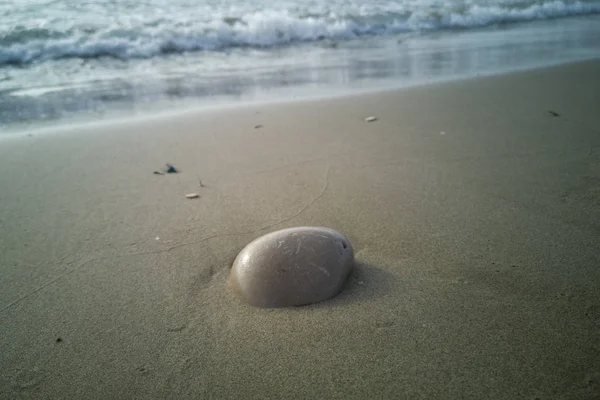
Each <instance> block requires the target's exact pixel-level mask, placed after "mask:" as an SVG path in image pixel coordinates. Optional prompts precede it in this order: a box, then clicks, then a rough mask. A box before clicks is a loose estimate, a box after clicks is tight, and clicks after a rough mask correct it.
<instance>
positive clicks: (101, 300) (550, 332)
mask: <svg viewBox="0 0 600 400" xmlns="http://www.w3.org/2000/svg"><path fill="white" fill-rule="evenodd" d="M599 71H600V61H589V62H583V63H576V64H569V65H564V66H558V67H552V68H545V69H538V70H532V71H527V72H518V73H512V74H507V75H502V76H494V77H484V78H476V79H471V80H462V81H455V82H450V83H443V84H431V85H425V86H420V87H414V88H410V89H404V90H398V91H388V92H380V93H371V94H362V95H358V96H351V97H343V98H335V99H323V100H311V101H297V102H289V103H279V104H256V105H251V106H243V107H236V108H227V109H222V110H212V111H195V112H186V113H180V114H174V115H167V116H161V117H153V118H148V119H144V120H135V121H121V122H114V123H102V124H100V123H99V124H95V125H94V124H88V125H82V126H71V127H63V128H57V129H55V130H54V131H51V132H50V131H48V132H38V131H32V132H23V133H19V134H15V135H4V136H0V171H1V173H0V276H1V277H2V278H1V280H0V354H1V356H0V367H1V370H2V372H1V374H0V398H2V399H108V398H110V399H212V398H214V399H217V398H219V399H221V398H222V399H279V398H281V399H349V398H356V399H370V398H377V399H379V398H380V399H531V400H533V399H598V398H600V113H599V110H600V109H599V104H600V73H599ZM550 111H552V113H551V112H550ZM368 116H376V117H377V121H375V122H371V123H367V122H365V118H366V117H368ZM167 162H168V163H171V164H173V165H175V166H176V167H177V168H178V169H179V170H180V172H179V173H177V174H168V175H156V174H153V171H155V170H159V169H160V168H162V167H163V166H164V164H165V163H167ZM201 183H202V185H201ZM192 192H196V193H198V194H199V195H200V198H198V199H187V198H186V197H185V195H186V194H188V193H192ZM305 225H316V226H326V227H329V228H332V229H336V230H338V231H340V232H342V233H343V234H345V235H346V236H347V237H348V238H349V239H350V241H351V243H352V245H353V247H354V250H355V253H356V260H357V263H358V265H357V267H356V268H355V270H354V272H353V274H352V276H351V277H350V279H349V281H348V283H347V285H346V288H345V290H344V291H343V292H342V293H341V294H340V295H339V296H338V297H336V298H334V299H333V300H331V301H326V302H323V303H320V304H317V305H313V306H307V307H299V308H284V309H260V308H253V307H250V306H247V305H245V304H243V303H241V302H240V301H239V300H238V299H237V298H235V297H234V296H233V295H232V294H231V293H230V292H229V291H228V289H227V286H226V279H227V275H228V272H229V268H230V266H231V263H232V262H233V260H234V258H235V257H236V255H237V254H238V252H239V251H240V250H241V249H242V248H243V247H244V246H245V245H246V244H247V243H248V242H250V241H251V240H253V239H254V238H256V237H258V236H260V235H263V234H265V233H267V232H271V231H274V230H277V229H282V228H286V227H293V226H305Z"/></svg>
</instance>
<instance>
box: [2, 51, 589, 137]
mask: <svg viewBox="0 0 600 400" xmlns="http://www.w3.org/2000/svg"><path fill="white" fill-rule="evenodd" d="M599 60H600V58H596V59H585V60H578V61H567V62H559V63H556V64H550V65H543V66H536V67H527V66H525V67H522V68H517V69H514V70H509V71H503V72H496V73H494V72H490V73H489V74H482V75H477V76H465V77H448V78H441V79H439V80H431V81H424V82H414V83H412V84H410V83H409V84H406V85H404V86H403V85H399V86H394V87H390V88H385V89H383V88H381V87H378V88H373V89H361V90H358V89H354V90H351V91H350V92H340V93H334V94H330V95H325V94H319V95H317V94H314V95H307V96H306V97H300V98H273V99H269V100H249V101H241V100H240V101H230V102H227V101H225V102H222V103H221V104H218V105H213V106H209V105H206V104H198V102H195V101H190V104H189V105H187V106H184V107H169V106H167V108H168V109H166V110H164V111H158V112H155V111H156V110H155V111H152V110H151V109H148V110H146V111H142V112H139V113H138V114H136V115H133V116H119V115H116V114H115V115H114V116H109V117H108V118H101V119H97V118H94V117H93V116H89V117H85V116H82V117H81V118H76V117H74V118H71V119H66V120H63V121H55V122H40V124H39V125H45V126H39V125H38V124H34V125H33V126H27V125H25V126H18V125H15V126H14V127H12V128H9V129H8V130H6V131H5V132H2V133H0V140H2V138H6V137H9V136H11V137H12V136H14V137H18V136H21V135H23V134H26V135H27V134H47V133H58V132H61V131H69V130H80V129H86V128H101V127H110V126H115V125H119V124H123V123H140V122H141V123H143V122H151V121H156V122H160V121H163V120H167V119H171V118H186V117H188V118H189V117H193V116H194V115H199V114H206V113H208V114H210V113H222V112H231V111H235V110H249V109H259V108H261V107H272V106H284V107H285V106H286V105H287V106H292V105H294V104H305V103H315V102H325V103H326V102H330V101H334V102H335V101H336V100H337V101H342V100H344V99H349V100H350V99H353V98H359V97H363V96H377V95H378V94H382V95H383V94H386V93H388V94H389V93H394V92H402V91H410V90H419V89H420V88H423V87H429V86H432V85H433V86H436V85H448V84H453V83H460V82H469V81H474V82H476V81H478V80H484V81H485V80H487V79H489V78H496V77H503V76H511V75H514V74H520V73H528V72H529V73H533V72H534V71H544V70H550V69H561V68H569V67H570V66H575V65H584V64H588V63H597V62H598V61H599ZM378 84H379V85H380V86H383V83H378ZM204 102H208V100H204ZM191 103H194V104H191Z"/></svg>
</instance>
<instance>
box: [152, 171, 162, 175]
mask: <svg viewBox="0 0 600 400" xmlns="http://www.w3.org/2000/svg"><path fill="white" fill-rule="evenodd" d="M153 174H154V175H164V174H163V173H162V172H160V171H154V172H153Z"/></svg>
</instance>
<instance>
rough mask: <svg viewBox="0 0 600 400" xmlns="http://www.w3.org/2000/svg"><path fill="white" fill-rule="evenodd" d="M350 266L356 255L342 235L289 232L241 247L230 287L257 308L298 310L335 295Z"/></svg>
mask: <svg viewBox="0 0 600 400" xmlns="http://www.w3.org/2000/svg"><path fill="white" fill-rule="evenodd" d="M353 266H354V251H353V250H352V246H351V245H350V242H349V241H348V239H347V238H346V237H345V236H344V235H342V234H341V233H339V232H337V231H334V230H333V229H328V228H321V227H299V228H289V229H283V230H280V231H276V232H271V233H268V234H266V235H264V236H261V237H259V238H258V239H256V240H254V241H253V242H251V243H250V244H248V245H247V246H246V247H244V249H243V250H242V251H241V252H240V254H238V256H237V258H236V259H235V261H234V263H233V266H232V268H231V272H230V274H229V286H230V288H231V289H232V291H233V292H234V293H235V294H236V295H237V296H238V297H240V298H241V299H242V300H243V301H244V302H246V303H248V304H250V305H253V306H256V307H265V308H273V307H290V306H301V305H306V304H312V303H318V302H320V301H323V300H327V299H330V298H332V297H334V296H335V295H337V294H338V293H339V292H340V291H341V290H342V287H343V286H344V283H345V282H346V279H347V278H348V275H350V271H351V270H352V267H353Z"/></svg>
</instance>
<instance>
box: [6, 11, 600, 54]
mask: <svg viewBox="0 0 600 400" xmlns="http://www.w3.org/2000/svg"><path fill="white" fill-rule="evenodd" d="M597 13H600V2H597V1H589V2H582V1H575V2H563V1H549V2H539V3H535V4H523V3H514V2H513V3H512V4H503V5H495V6H491V5H486V6H484V5H476V4H475V5H470V6H465V5H463V6H462V7H460V8H458V7H456V6H454V7H447V8H446V9H444V8H439V7H437V8H434V7H431V6H430V7H424V8H421V9H419V8H417V7H413V8H412V10H411V7H410V5H409V4H403V5H402V7H399V9H398V10H396V11H394V12H392V11H390V10H389V9H388V10H381V12H380V13H369V12H361V13H356V14H340V13H334V12H322V13H304V14H302V13H293V12H289V11H275V10H266V11H255V12H252V13H248V14H245V15H241V16H227V15H215V17H214V19H213V20H204V21H200V22H196V23H190V22H189V21H186V22H181V21H176V20H169V19H160V20H155V21H144V22H143V23H141V22H140V23H139V24H137V25H136V24H135V23H133V24H127V25H112V26H111V25H106V26H97V25H93V24H81V25H74V26H71V27H69V28H68V29H65V30H60V29H58V28H54V29H51V28H39V27H31V28H24V27H22V26H19V27H16V28H11V29H8V30H5V31H0V66H2V65H26V64H30V63H34V62H42V61H47V60H54V59H64V58H80V59H86V58H99V57H111V58H116V59H121V60H127V59H132V58H152V57H157V56H162V55H165V54H171V53H185V52H193V51H220V50H226V49H231V48H270V47H276V46H281V45H289V44H294V43H302V42H313V41H321V40H336V41H340V40H349V39H353V38H357V37H362V36H373V35H393V34H398V33H404V32H415V31H423V30H425V31H430V30H443V29H456V28H461V29H469V28H480V27H485V26H489V25H494V24H504V23H514V22H526V21H534V20H543V19H555V18H562V17H568V16H575V15H589V14H597Z"/></svg>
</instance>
